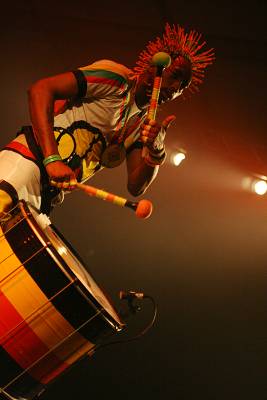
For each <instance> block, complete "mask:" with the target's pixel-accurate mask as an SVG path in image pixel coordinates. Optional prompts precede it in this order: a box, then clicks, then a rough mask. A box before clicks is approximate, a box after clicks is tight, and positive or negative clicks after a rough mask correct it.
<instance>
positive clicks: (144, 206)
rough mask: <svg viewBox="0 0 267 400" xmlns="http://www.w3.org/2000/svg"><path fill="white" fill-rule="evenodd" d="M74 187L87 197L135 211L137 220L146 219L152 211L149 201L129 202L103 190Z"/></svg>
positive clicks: (78, 185)
mask: <svg viewBox="0 0 267 400" xmlns="http://www.w3.org/2000/svg"><path fill="white" fill-rule="evenodd" d="M76 187H77V188H78V189H81V190H83V191H84V192H85V193H86V194H88V195H89V196H93V197H97V198H98V199H101V200H106V201H109V202H110V203H113V204H116V205H117V206H121V207H128V208H130V209H132V210H134V211H135V215H136V216H137V217H138V218H143V219H145V218H148V217H149V216H150V215H151V213H152V210H153V205H152V203H151V202H150V201H149V200H140V201H139V202H135V201H130V200H127V199H124V198H123V197H119V196H116V195H115V194H112V193H108V192H105V191H104V190H101V189H97V188H95V187H93V186H89V185H85V184H83V183H77V185H76Z"/></svg>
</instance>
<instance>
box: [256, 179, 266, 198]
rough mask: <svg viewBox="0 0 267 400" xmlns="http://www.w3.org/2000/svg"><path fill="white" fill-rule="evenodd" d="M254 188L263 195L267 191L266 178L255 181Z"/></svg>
mask: <svg viewBox="0 0 267 400" xmlns="http://www.w3.org/2000/svg"><path fill="white" fill-rule="evenodd" d="M253 190H254V192H255V193H256V194H258V195H259V196H263V195H264V194H265V193H266V192H267V182H266V181H264V180H262V179H261V180H258V181H255V182H254V183H253Z"/></svg>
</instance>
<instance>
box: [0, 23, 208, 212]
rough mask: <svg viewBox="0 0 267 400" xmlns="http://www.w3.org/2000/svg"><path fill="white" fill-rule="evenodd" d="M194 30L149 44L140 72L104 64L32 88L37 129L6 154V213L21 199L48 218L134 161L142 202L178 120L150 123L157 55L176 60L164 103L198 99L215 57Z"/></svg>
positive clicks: (0, 176) (2, 159)
mask: <svg viewBox="0 0 267 400" xmlns="http://www.w3.org/2000/svg"><path fill="white" fill-rule="evenodd" d="M200 39H201V35H199V34H197V33H196V32H194V31H191V32H189V33H188V34H186V33H185V32H184V29H183V28H181V27H179V26H178V25H177V26H174V25H173V26H170V25H169V24H166V27H165V32H164V34H163V36H162V38H156V40H155V41H153V42H149V44H148V45H147V47H146V49H145V50H144V51H143V52H142V53H141V54H140V56H139V60H138V61H137V65H136V67H135V68H134V69H133V70H130V69H128V68H126V67H125V66H123V65H121V64H118V63H116V62H113V61H111V60H100V61H97V62H95V63H93V64H91V65H88V66H86V67H82V68H79V69H77V70H75V71H72V72H67V73H63V74H60V75H57V76H53V77H48V78H45V79H41V80H39V81H37V82H36V83H34V84H33V85H32V87H31V88H30V89H29V109H30V116H31V123H32V126H31V127H23V128H22V130H21V131H20V132H19V134H18V135H17V137H16V139H15V140H13V141H12V142H11V143H9V144H8V145H7V146H6V147H5V148H4V150H3V151H2V152H1V153H0V213H2V214H4V213H5V212H7V211H8V210H9V209H10V208H11V207H12V206H14V205H15V204H16V202H17V201H18V200H19V199H25V200H26V201H29V202H30V203H31V204H32V205H33V206H35V207H36V208H37V209H39V210H41V211H42V212H45V213H48V214H49V212H50V210H51V207H52V206H53V205H55V204H56V203H57V202H60V201H62V198H63V192H64V190H67V191H71V190H73V189H75V186H76V183H77V181H79V182H84V181H86V180H87V179H88V178H90V177H91V176H92V175H93V174H95V173H96V172H97V171H98V170H101V169H102V168H104V167H107V168H113V167H116V166H117V165H119V164H120V163H121V162H122V161H123V160H124V159H126V165H127V172H128V185H127V187H128V190H129V192H130V193H131V194H132V195H133V196H138V195H140V194H142V193H144V191H145V190H146V189H147V188H148V186H149V185H150V184H151V182H152V181H153V180H154V178H155V177H156V175H157V173H158V169H159V166H160V165H162V164H163V162H164V160H165V156H166V154H165V148H164V138H165V134H166V130H167V128H168V126H169V125H170V123H171V122H172V121H173V120H174V119H175V117H174V116H173V115H172V116H169V117H167V118H166V119H165V120H164V121H163V123H162V125H161V126H160V125H159V124H158V123H157V122H156V121H154V120H149V119H147V118H146V113H147V109H148V106H149V101H150V97H151V92H152V87H153V81H154V76H155V67H153V66H152V65H151V59H152V57H153V55H154V54H155V53H157V52H162V51H163V52H166V53H168V54H169V55H170V56H171V59H172V62H171V65H170V66H169V67H168V68H166V69H165V70H164V73H163V80H162V86H161V91H160V95H159V104H163V103H165V102H167V101H171V100H173V99H175V98H176V97H178V96H180V95H181V94H182V93H183V92H184V91H187V90H189V91H191V92H194V91H196V90H197V88H198V85H199V84H200V83H201V82H202V79H203V75H204V70H205V68H206V67H207V66H208V65H210V64H211V63H212V61H213V60H214V56H213V50H212V49H210V50H207V51H203V50H202V48H203V46H204V45H205V42H203V43H200Z"/></svg>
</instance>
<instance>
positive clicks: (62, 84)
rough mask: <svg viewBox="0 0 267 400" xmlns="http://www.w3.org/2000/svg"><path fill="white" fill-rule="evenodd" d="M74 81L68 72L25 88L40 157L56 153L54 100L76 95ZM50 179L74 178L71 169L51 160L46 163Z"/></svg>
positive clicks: (73, 76)
mask: <svg viewBox="0 0 267 400" xmlns="http://www.w3.org/2000/svg"><path fill="white" fill-rule="evenodd" d="M77 93H78V84H77V80H76V78H75V75H74V74H73V73H72V72H67V73H64V74H60V75H56V76H53V77H48V78H45V79H41V80H39V81H37V82H36V83H34V84H33V85H32V86H31V87H30V88H29V90H28V99H29V111H30V116H31V122H32V127H33V131H34V135H35V137H36V140H37V142H38V144H39V145H40V147H41V150H42V153H43V156H44V158H46V157H48V156H50V155H52V154H57V155H58V154H59V153H58V148H57V143H56V140H55V137H54V132H53V124H54V102H55V100H58V99H70V98H73V97H75V96H77ZM46 170H47V173H48V175H49V176H50V178H52V179H53V180H54V181H57V182H62V181H64V180H67V181H70V180H72V181H75V175H74V173H73V171H72V170H71V169H70V168H69V167H68V166H67V165H65V164H64V163H63V162H62V161H54V162H51V163H49V164H48V165H47V166H46Z"/></svg>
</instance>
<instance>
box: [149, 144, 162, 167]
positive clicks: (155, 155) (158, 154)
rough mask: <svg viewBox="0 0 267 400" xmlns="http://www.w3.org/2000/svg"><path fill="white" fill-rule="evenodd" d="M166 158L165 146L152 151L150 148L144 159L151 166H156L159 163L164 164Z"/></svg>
mask: <svg viewBox="0 0 267 400" xmlns="http://www.w3.org/2000/svg"><path fill="white" fill-rule="evenodd" d="M165 159H166V152H165V148H164V147H163V148H162V149H161V150H155V151H153V150H152V151H151V150H149V151H148V152H147V154H146V156H145V157H144V161H145V163H146V164H147V165H149V166H150V167H155V166H157V165H162V164H163V163H164V161H165Z"/></svg>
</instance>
